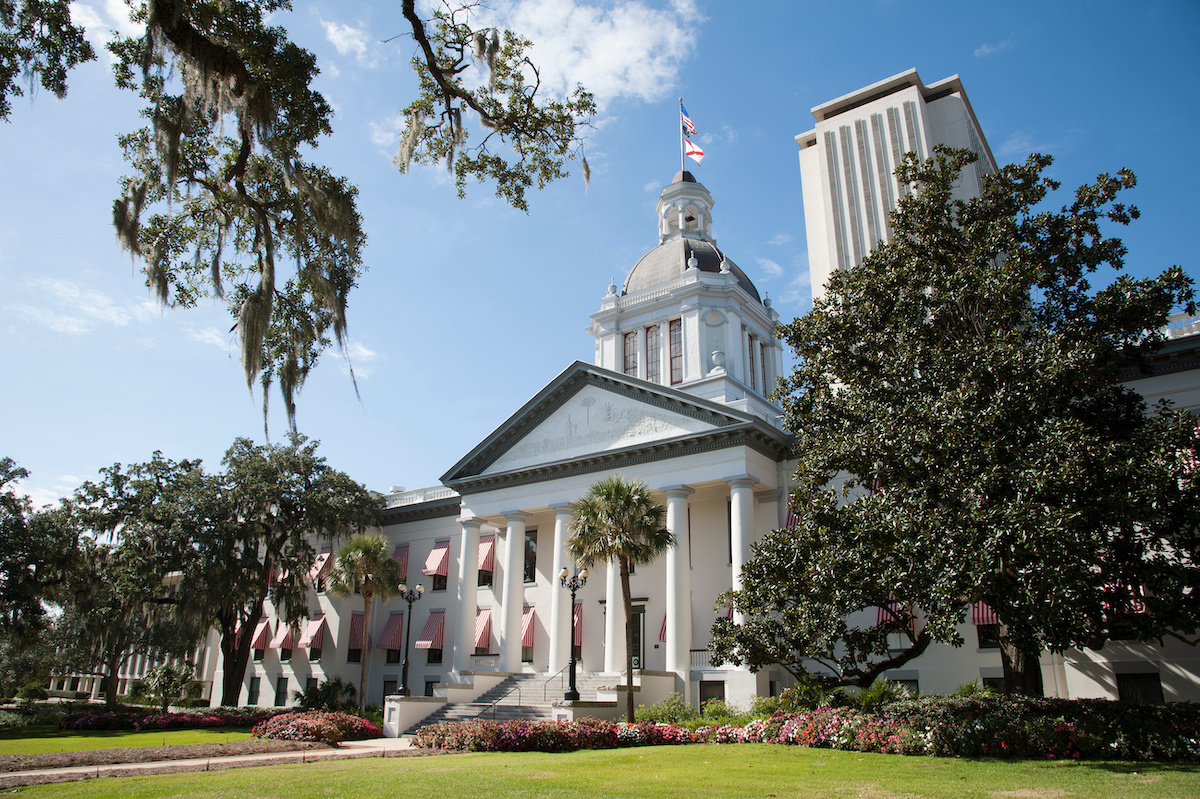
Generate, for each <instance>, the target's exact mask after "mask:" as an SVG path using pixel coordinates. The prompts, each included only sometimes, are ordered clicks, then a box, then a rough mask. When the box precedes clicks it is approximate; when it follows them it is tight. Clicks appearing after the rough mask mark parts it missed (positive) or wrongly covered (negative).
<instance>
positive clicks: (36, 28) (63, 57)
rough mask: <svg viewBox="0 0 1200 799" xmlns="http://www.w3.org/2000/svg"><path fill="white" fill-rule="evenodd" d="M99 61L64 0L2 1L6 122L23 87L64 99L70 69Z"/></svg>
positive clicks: (0, 65) (2, 114)
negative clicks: (73, 21)
mask: <svg viewBox="0 0 1200 799" xmlns="http://www.w3.org/2000/svg"><path fill="white" fill-rule="evenodd" d="M95 57H96V53H95V52H94V51H93V50H92V46H91V45H90V44H88V42H87V40H86V39H84V38H83V28H80V27H79V26H78V25H72V24H71V11H70V3H69V2H66V0H0V119H4V120H7V119H8V115H9V113H10V112H11V111H12V104H11V103H10V102H9V98H10V97H20V96H21V95H23V94H24V93H25V91H24V88H23V84H28V85H29V88H30V91H33V89H34V85H35V82H36V84H37V85H40V86H41V87H42V88H43V89H45V90H47V91H49V92H52V93H53V94H54V96H55V97H57V98H59V99H60V100H61V99H62V98H63V97H66V96H67V70H69V69H71V68H73V67H75V66H77V65H79V64H82V63H84V62H85V61H91V60H92V59H94V58H95Z"/></svg>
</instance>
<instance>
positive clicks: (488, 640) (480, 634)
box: [418, 608, 492, 652]
mask: <svg viewBox="0 0 1200 799" xmlns="http://www.w3.org/2000/svg"><path fill="white" fill-rule="evenodd" d="M418 646H420V644H418ZM475 648H476V649H486V650H488V651H489V652H490V651H492V611H491V608H476V609H475ZM434 649H437V647H434Z"/></svg>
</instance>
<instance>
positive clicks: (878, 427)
mask: <svg viewBox="0 0 1200 799" xmlns="http://www.w3.org/2000/svg"><path fill="white" fill-rule="evenodd" d="M974 159H975V157H974V155H972V154H970V153H967V152H964V151H950V150H941V149H939V150H938V151H937V152H936V153H935V156H934V158H933V159H931V160H930V161H928V162H924V163H920V162H918V161H916V160H915V159H914V158H912V157H911V156H910V157H909V158H908V159H907V160H906V161H905V163H904V164H903V165H902V166H901V168H900V169H899V170H898V171H897V174H898V176H899V178H900V180H901V181H903V182H905V183H908V184H910V186H911V187H912V188H913V192H912V193H911V194H909V195H908V196H906V197H905V198H904V199H903V200H902V201H901V205H900V209H899V211H898V213H897V214H896V215H895V216H894V218H893V220H892V227H893V229H894V231H895V238H894V240H893V241H892V242H891V243H890V244H887V245H884V246H881V247H879V248H878V249H876V250H875V251H874V252H872V253H871V255H870V256H869V257H868V258H866V259H865V260H864V261H863V262H862V263H861V264H860V265H859V266H857V267H854V268H852V269H846V270H839V271H837V272H835V273H834V275H833V276H832V277H831V278H830V281H829V283H828V285H827V286H826V291H825V294H824V296H823V297H820V298H819V299H818V300H817V302H816V303H815V304H814V308H813V311H812V313H810V314H808V315H807V316H805V317H803V318H802V319H798V320H796V321H795V322H793V323H792V324H790V325H788V326H786V327H784V328H782V329H781V334H782V335H783V337H784V338H785V339H786V340H787V341H788V343H789V344H790V345H791V346H792V347H793V348H794V349H795V351H796V354H797V356H798V358H799V363H798V365H797V366H796V368H795V370H794V371H793V373H792V374H791V375H790V376H789V377H788V378H787V379H786V380H785V381H783V384H782V388H781V389H780V396H781V400H782V403H783V407H784V411H785V414H784V421H785V424H786V426H787V428H788V429H789V430H791V431H793V432H794V433H795V434H796V437H797V444H796V453H797V455H798V459H799V460H798V466H797V473H796V484H797V485H796V489H795V491H794V493H793V496H792V500H791V501H792V507H793V509H794V510H795V512H796V515H797V517H798V522H797V524H796V527H795V529H792V530H782V531H777V532H775V533H772V534H770V535H768V536H767V537H765V539H764V540H763V541H762V542H761V543H759V544H758V545H757V546H756V547H755V548H754V555H753V557H752V558H751V560H750V562H749V563H748V564H747V565H746V567H745V569H744V571H743V587H742V589H741V590H740V591H738V592H737V593H736V594H734V596H733V598H732V599H733V602H734V603H735V605H736V607H737V609H738V610H739V611H740V612H741V613H743V614H745V616H746V622H745V624H744V625H741V626H738V625H735V624H734V623H733V622H732V621H731V620H727V619H723V618H722V619H718V620H717V622H716V625H715V626H714V653H715V655H716V656H717V657H724V658H727V659H728V660H729V661H730V662H733V663H746V664H749V665H750V666H751V667H752V668H756V667H758V666H761V665H765V664H768V663H775V662H778V663H782V664H784V665H785V666H787V667H788V668H789V669H790V670H792V672H793V673H794V674H796V675H797V676H807V677H810V678H812V679H817V680H821V681H824V682H825V683H826V684H828V685H857V686H860V687H863V686H868V685H870V684H871V683H872V682H873V681H874V680H875V679H876V678H877V677H878V676H879V675H881V674H882V673H883V672H885V671H886V670H888V669H892V668H896V667H899V666H901V665H903V664H904V663H906V662H908V661H909V660H911V659H912V658H914V657H917V656H918V655H920V654H921V653H922V652H923V651H925V649H926V648H927V647H928V645H929V644H930V643H932V642H934V641H939V642H944V643H949V644H953V645H961V643H962V640H961V638H960V637H959V635H958V633H957V631H956V625H957V624H958V623H960V622H961V621H963V619H964V617H965V613H966V610H967V608H968V606H969V605H970V603H972V602H985V603H987V604H988V605H990V606H991V607H992V608H993V609H994V610H995V611H996V613H997V614H998V615H999V619H1000V641H1001V655H1002V662H1003V663H1004V666H1005V675H1006V678H1007V679H1008V680H1009V688H1010V690H1015V691H1021V692H1026V693H1030V694H1040V693H1041V690H1042V688H1041V682H1040V667H1039V665H1038V658H1037V656H1038V653H1039V652H1040V651H1042V650H1043V649H1049V650H1051V651H1056V652H1061V651H1063V650H1064V649H1067V648H1073V647H1082V646H1100V645H1102V644H1103V643H1104V642H1105V641H1106V640H1109V639H1110V638H1113V637H1121V638H1125V639H1135V640H1154V639H1157V638H1159V637H1161V636H1163V635H1181V636H1191V635H1195V633H1196V631H1197V627H1198V623H1200V593H1197V592H1196V591H1194V590H1193V588H1192V587H1193V586H1195V585H1196V584H1197V583H1198V582H1200V563H1198V562H1197V557H1198V553H1200V474H1198V473H1196V472H1195V471H1192V470H1191V469H1190V468H1189V467H1188V465H1187V460H1186V458H1185V457H1184V454H1185V453H1186V451H1188V450H1195V448H1196V447H1197V445H1198V442H1197V435H1196V430H1195V425H1194V422H1193V421H1192V420H1191V419H1189V418H1188V417H1187V415H1186V414H1180V413H1176V412H1172V411H1170V410H1169V409H1165V408H1156V409H1154V411H1153V412H1152V413H1148V410H1149V409H1147V408H1146V407H1145V403H1144V402H1143V401H1142V399H1141V398H1140V396H1139V395H1138V394H1137V393H1136V392H1135V391H1133V390H1132V389H1130V388H1127V387H1125V386H1123V385H1122V384H1121V380H1122V379H1124V378H1125V376H1126V375H1127V374H1128V373H1129V371H1130V370H1136V369H1138V368H1140V367H1141V366H1142V365H1143V364H1144V363H1145V362H1146V358H1147V357H1149V355H1150V354H1151V353H1152V352H1153V350H1154V348H1155V347H1156V346H1157V345H1158V344H1159V343H1160V342H1161V340H1162V334H1161V332H1160V331H1161V329H1162V328H1163V327H1164V326H1165V324H1166V322H1167V317H1168V314H1169V313H1170V312H1171V311H1172V310H1173V308H1175V307H1178V306H1180V305H1182V306H1184V307H1186V308H1188V309H1189V311H1191V310H1194V305H1193V302H1192V300H1193V292H1192V281H1191V279H1190V278H1189V277H1188V276H1187V275H1185V274H1184V272H1183V271H1182V270H1181V269H1179V268H1178V267H1172V268H1170V269H1168V270H1166V271H1165V272H1163V274H1162V275H1160V276H1158V277H1156V278H1147V279H1140V280H1138V279H1134V278H1131V277H1129V276H1127V275H1124V274H1123V273H1122V271H1121V270H1122V268H1123V266H1124V257H1125V248H1124V246H1123V245H1122V243H1121V241H1120V240H1119V239H1116V238H1110V237H1107V236H1106V235H1105V233H1104V230H1103V227H1104V226H1105V225H1107V224H1114V223H1115V224H1126V223H1128V222H1129V221H1130V220H1131V219H1133V218H1136V216H1137V210H1136V209H1135V208H1132V207H1128V206H1126V205H1124V204H1123V203H1121V202H1119V201H1118V195H1119V193H1120V192H1121V191H1122V190H1125V189H1128V188H1131V187H1132V186H1133V185H1134V179H1133V175H1132V174H1130V173H1129V172H1127V171H1124V170H1123V171H1121V172H1120V173H1118V174H1117V175H1116V176H1110V175H1101V176H1099V178H1098V179H1097V181H1096V183H1095V184H1093V185H1089V186H1083V187H1081V188H1080V189H1079V190H1078V191H1077V192H1076V194H1075V199H1074V201H1073V202H1072V203H1071V204H1069V205H1068V206H1066V207H1065V208H1063V209H1061V210H1059V211H1050V210H1042V209H1043V207H1044V205H1043V200H1044V199H1045V198H1046V196H1047V194H1048V193H1049V192H1050V191H1051V190H1053V189H1055V188H1057V184H1055V183H1054V182H1053V181H1051V180H1050V179H1048V178H1045V177H1044V176H1043V175H1042V172H1043V170H1044V169H1045V168H1046V167H1047V166H1048V165H1049V164H1050V159H1049V158H1047V157H1043V156H1031V157H1030V159H1029V160H1028V162H1027V163H1025V164H1023V165H1011V166H1006V167H1004V168H1003V169H1001V170H1000V171H999V172H998V173H995V174H992V175H990V176H988V177H987V178H986V179H985V181H984V187H983V190H982V194H981V196H980V197H978V198H976V199H972V200H967V201H961V200H956V199H953V195H952V191H953V186H954V185H955V181H956V180H957V177H958V175H959V172H960V171H961V169H962V168H963V166H964V165H966V164H969V163H971V162H972V161H973V160H974ZM1102 269H1103V271H1100V270H1102ZM1097 273H1098V276H1099V279H1102V280H1103V279H1107V278H1110V277H1111V278H1113V279H1112V282H1111V283H1109V284H1108V285H1107V286H1106V287H1105V288H1102V289H1095V288H1093V286H1092V281H1093V280H1096V279H1097V276H1096V275H1097ZM1143 592H1144V597H1143ZM1137 601H1143V602H1144V603H1145V606H1146V607H1147V608H1148V610H1149V612H1148V613H1141V612H1137V609H1138V605H1137V604H1136V602H1137ZM889 605H891V606H892V607H894V608H897V609H899V610H898V612H896V613H893V614H891V615H890V616H889V617H887V618H885V620H884V623H882V624H880V625H876V624H875V622H876V612H875V610H876V608H878V607H888V606H889ZM908 609H912V610H913V611H915V614H914V615H915V623H912V622H910V615H909V612H908ZM861 611H865V612H861ZM855 614H857V615H855Z"/></svg>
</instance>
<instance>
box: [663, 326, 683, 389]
mask: <svg viewBox="0 0 1200 799" xmlns="http://www.w3.org/2000/svg"><path fill="white" fill-rule="evenodd" d="M667 334H668V336H669V337H670V343H669V345H670V348H671V385H673V386H675V385H678V384H680V383H682V382H683V322H682V320H679V319H675V320H673V321H672V322H670V324H669V325H668V329H667Z"/></svg>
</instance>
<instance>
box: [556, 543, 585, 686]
mask: <svg viewBox="0 0 1200 799" xmlns="http://www.w3.org/2000/svg"><path fill="white" fill-rule="evenodd" d="M567 574H568V572H567V570H566V567H564V568H563V570H562V571H561V572H559V573H558V581H559V583H561V584H562V587H563V588H566V589H567V590H569V591H570V592H571V643H570V646H571V660H570V667H569V670H568V671H567V680H568V682H567V692H566V693H565V694H563V699H566V700H567V701H568V702H575V701H577V700H578V699H579V690H578V689H577V688H576V687H575V592H576V591H578V590H579V589H580V588H583V587H584V586H585V585H586V584H587V578H588V570H587V569H583V570H582V571H580V572H579V573H578V574H572V575H571V576H569V577H568V576H567Z"/></svg>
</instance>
